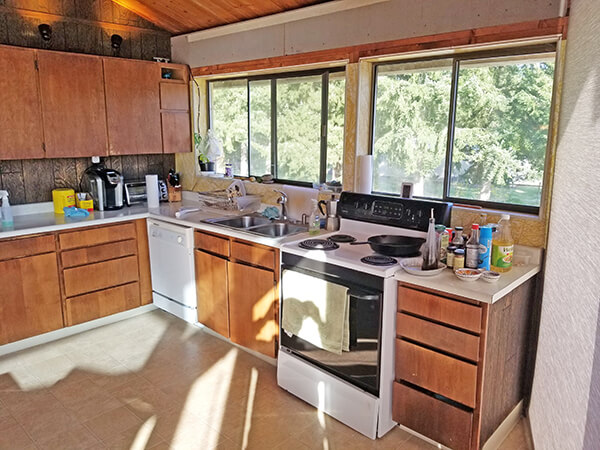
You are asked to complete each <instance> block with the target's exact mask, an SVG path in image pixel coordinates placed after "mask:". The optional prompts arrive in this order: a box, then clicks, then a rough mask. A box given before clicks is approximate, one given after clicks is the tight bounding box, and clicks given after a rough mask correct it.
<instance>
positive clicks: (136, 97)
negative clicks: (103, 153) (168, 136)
mask: <svg viewBox="0 0 600 450" xmlns="http://www.w3.org/2000/svg"><path fill="white" fill-rule="evenodd" d="M103 66H104V83H105V91H106V118H107V126H108V149H109V151H108V153H109V154H110V155H128V154H135V153H140V154H141V153H144V154H148V153H162V145H161V129H160V101H159V90H158V84H159V83H158V82H159V80H160V70H159V67H158V65H157V64H155V63H152V62H149V61H133V60H126V59H117V58H104V59H103Z"/></svg>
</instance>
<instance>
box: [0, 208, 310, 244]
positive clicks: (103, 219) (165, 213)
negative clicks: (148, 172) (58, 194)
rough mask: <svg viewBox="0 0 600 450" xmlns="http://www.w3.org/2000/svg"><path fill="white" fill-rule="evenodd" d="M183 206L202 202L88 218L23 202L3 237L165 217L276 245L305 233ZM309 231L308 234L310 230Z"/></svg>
mask: <svg viewBox="0 0 600 450" xmlns="http://www.w3.org/2000/svg"><path fill="white" fill-rule="evenodd" d="M182 207H190V208H198V207H200V204H199V203H198V202H195V201H193V200H186V199H185V198H184V200H183V201H182V202H176V203H161V204H160V206H159V207H158V208H148V206H147V205H146V203H143V204H138V205H133V206H131V207H127V206H124V207H123V208H122V209H119V210H115V211H94V212H92V213H90V215H89V216H88V217H75V218H70V217H65V216H64V215H62V214H55V213H54V211H53V208H52V203H51V202H47V203H38V204H35V205H23V206H20V207H15V210H14V224H13V226H12V227H9V228H3V227H2V226H0V239H5V238H12V237H17V236H24V235H28V234H39V233H49V232H53V231H63V230H68V229H73V228H81V227H88V226H97V225H104V224H109V223H116V222H122V221H127V220H137V219H146V218H153V219H157V220H164V221H166V222H170V223H174V224H176V225H182V226H187V227H192V228H196V229H199V230H205V231H211V232H214V233H219V234H224V235H227V236H231V237H234V238H239V239H244V240H247V241H251V242H255V243H257V244H263V245H268V246H271V247H277V248H278V247H279V246H280V245H281V244H282V243H283V242H286V241H288V240H290V239H297V238H298V236H302V234H295V235H291V236H286V237H282V238H272V237H267V236H260V235H256V234H253V233H248V232H245V231H239V230H235V229H231V228H224V227H222V226H219V225H213V224H210V223H204V222H202V221H203V220H206V219H214V218H217V217H225V216H231V215H237V214H242V213H240V212H238V211H224V210H219V209H210V208H202V209H201V211H196V212H191V213H188V214H186V215H185V216H183V217H182V218H180V219H179V218H176V217H175V213H176V212H177V211H179V210H180V209H181V208H182ZM306 234H307V235H308V233H306Z"/></svg>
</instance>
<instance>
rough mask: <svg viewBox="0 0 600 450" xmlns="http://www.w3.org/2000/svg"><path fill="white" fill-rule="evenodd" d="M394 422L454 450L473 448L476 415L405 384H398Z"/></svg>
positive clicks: (394, 402)
mask: <svg viewBox="0 0 600 450" xmlns="http://www.w3.org/2000/svg"><path fill="white" fill-rule="evenodd" d="M392 417H393V419H394V420H395V421H396V422H398V423H399V424H401V425H404V426H405V427H408V428H410V429H411V430H414V431H416V432H418V433H421V434H422V435H423V436H427V437H428V438H430V439H433V440H434V441H436V442H439V443H441V444H443V445H445V446H447V447H450V448H452V449H454V450H463V449H465V450H466V449H468V448H469V447H470V445H471V427H472V424H473V413H470V412H467V411H464V410H462V409H459V408H456V407H454V406H452V405H449V404H448V403H444V402H443V401H441V400H438V399H436V398H434V397H431V396H429V395H427V394H424V393H422V392H419V391H417V390H415V389H412V388H410V387H408V386H405V385H403V384H400V383H397V382H395V383H394V398H393V411H392Z"/></svg>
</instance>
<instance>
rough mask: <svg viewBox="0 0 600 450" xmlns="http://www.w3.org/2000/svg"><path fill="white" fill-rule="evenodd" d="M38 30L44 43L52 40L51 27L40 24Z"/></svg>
mask: <svg viewBox="0 0 600 450" xmlns="http://www.w3.org/2000/svg"><path fill="white" fill-rule="evenodd" d="M38 30H40V36H42V39H43V40H44V41H49V40H50V39H51V38H52V27H51V26H50V25H48V24H47V23H42V24H41V25H40V26H39V27H38Z"/></svg>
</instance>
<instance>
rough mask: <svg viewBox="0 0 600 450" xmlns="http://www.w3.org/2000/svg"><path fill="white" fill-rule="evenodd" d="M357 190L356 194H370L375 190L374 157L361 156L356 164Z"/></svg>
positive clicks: (355, 190)
mask: <svg viewBox="0 0 600 450" xmlns="http://www.w3.org/2000/svg"><path fill="white" fill-rule="evenodd" d="M356 173H357V177H356V188H355V189H354V192H358V193H360V194H370V193H371V191H372V190H373V155H360V156H359V157H358V159H357V163H356Z"/></svg>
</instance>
